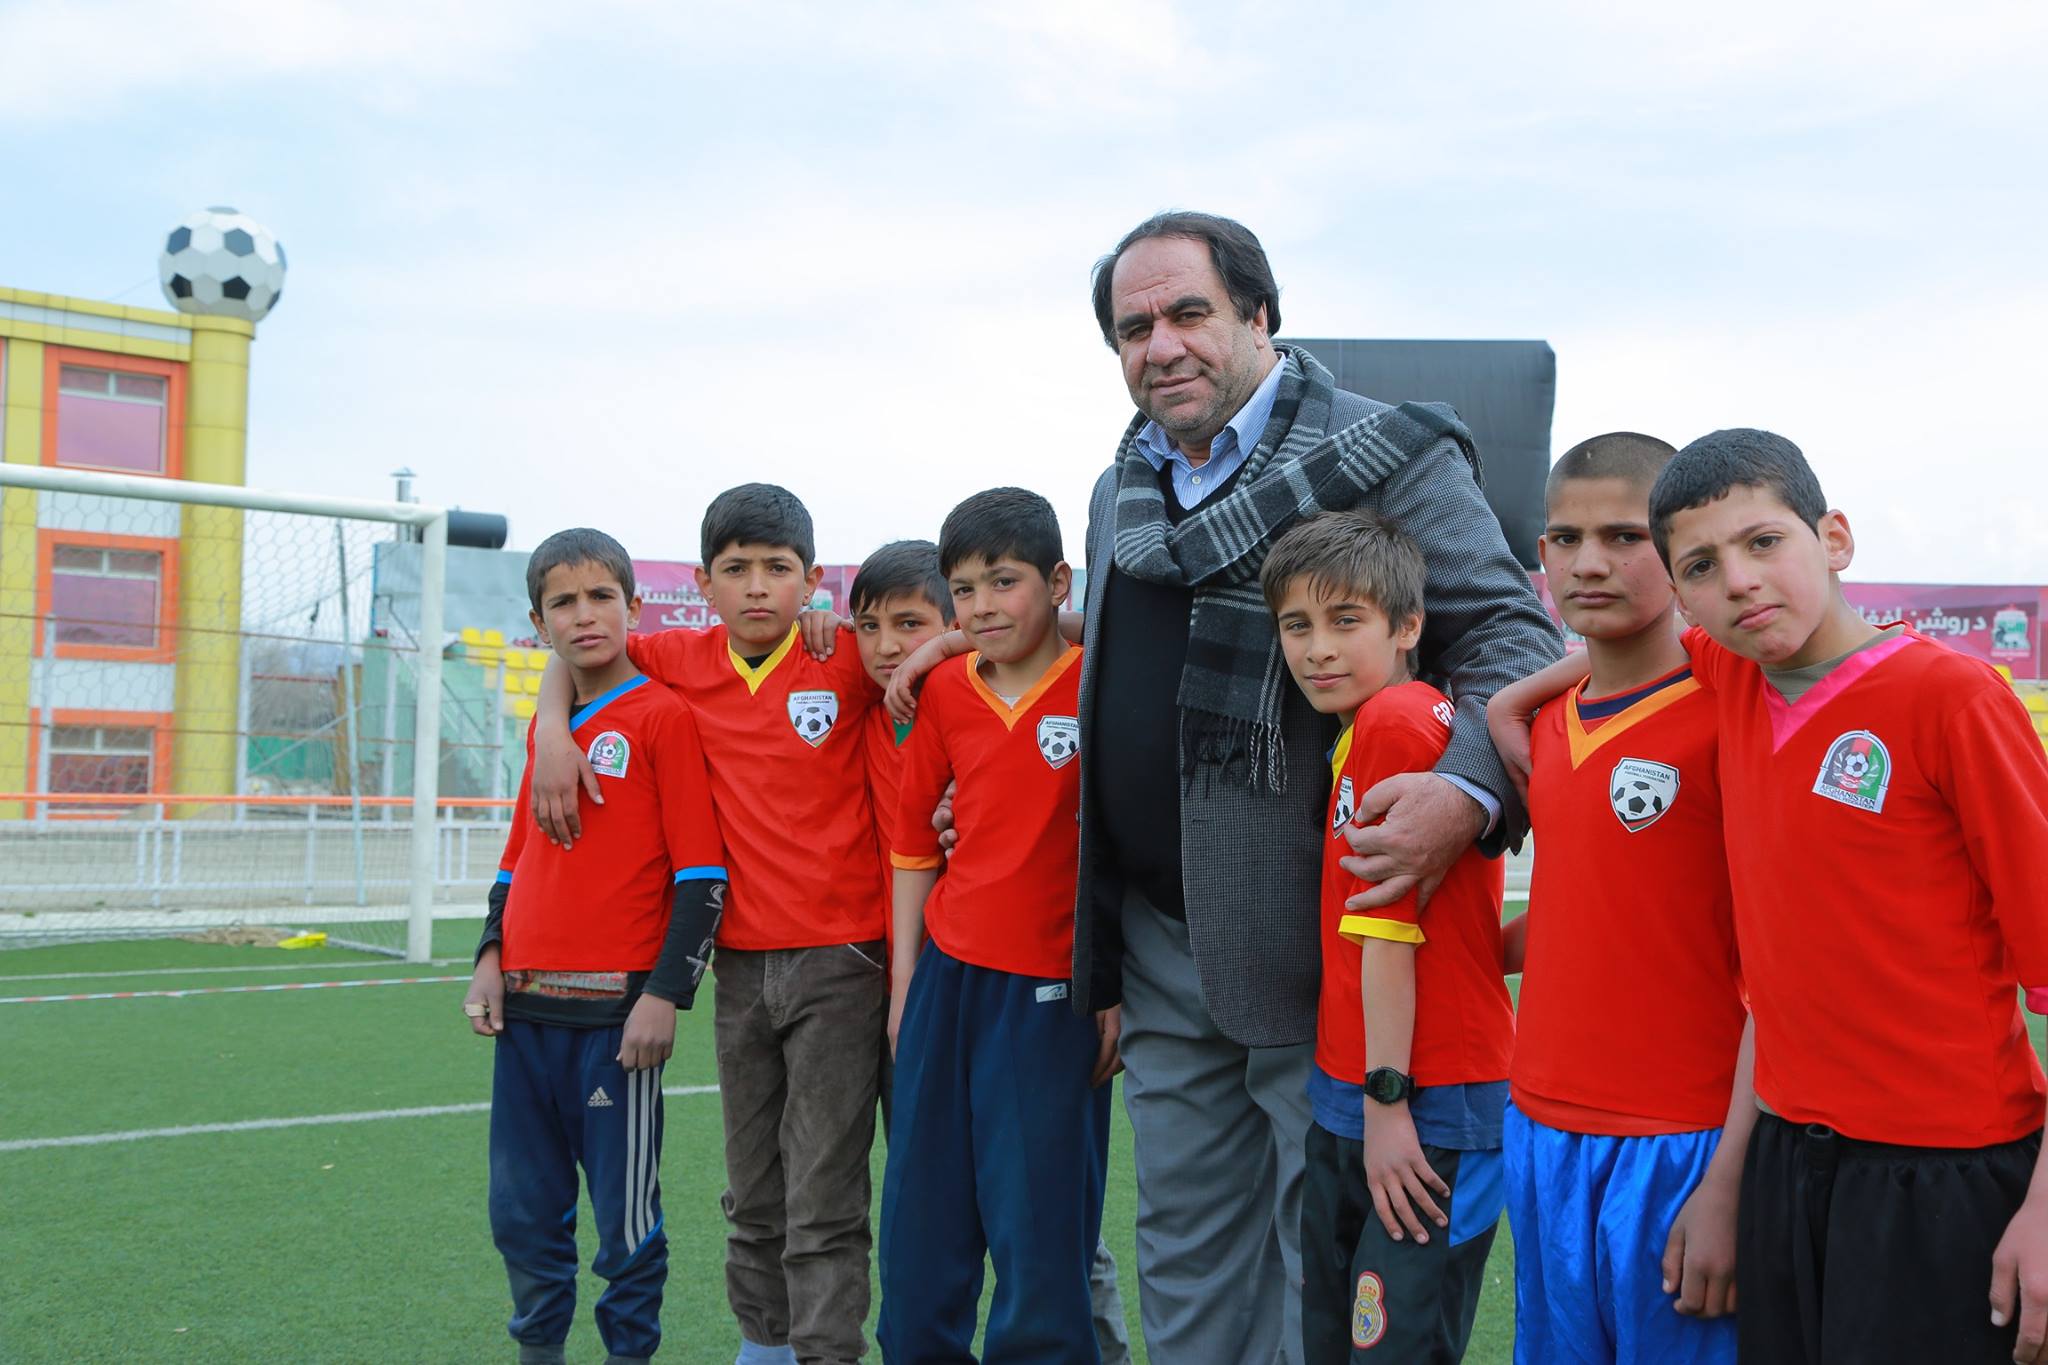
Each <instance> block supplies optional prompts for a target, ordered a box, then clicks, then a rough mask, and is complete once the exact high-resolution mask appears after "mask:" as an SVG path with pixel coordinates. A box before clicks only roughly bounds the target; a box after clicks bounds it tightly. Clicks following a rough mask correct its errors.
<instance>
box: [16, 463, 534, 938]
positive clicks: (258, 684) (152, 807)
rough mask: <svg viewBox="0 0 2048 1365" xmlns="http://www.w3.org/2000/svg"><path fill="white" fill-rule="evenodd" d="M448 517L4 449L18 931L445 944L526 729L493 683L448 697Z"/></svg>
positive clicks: (480, 866) (487, 852)
mask: <svg viewBox="0 0 2048 1365" xmlns="http://www.w3.org/2000/svg"><path fill="white" fill-rule="evenodd" d="M446 529H447V519H446V514H445V513H444V512H441V511H439V510H438V509H434V508H425V507H420V506H418V505H414V504H405V503H389V504H386V503H371V502H355V501H347V500H340V499H320V498H312V497H305V496H299V495H291V494H275V493H262V492H257V491H255V490H250V489H242V488H229V487H224V486H219V485H207V484H194V483H185V482H180V481H175V480H165V479H145V478H138V477H133V476H127V475H118V474H95V473H88V472H84V471H78V470H70V469H56V468H43V467H40V466H20V465H0V947H9V946H23V945H29V944H43V943H51V942H65V941H79V940H91V939H105V938H153V937H169V936H183V935H192V934H199V935H209V936H219V935H221V934H222V933H237V932H239V933H245V934H247V935H248V936H250V937H251V938H253V939H254V941H259V942H260V941H264V939H265V938H266V937H276V936H289V935H293V934H302V933H312V932H320V933H325V934H326V935H327V936H328V938H327V941H328V942H331V943H335V944H338V945H349V946H355V947H359V948H363V949H367V950H370V951H376V952H384V953H391V954H394V955H404V956H409V957H412V958H415V959H424V958H425V957H426V956H428V953H429V942H430V940H429V934H430V928H431V924H430V919H431V914H432V907H433V905H434V904H435V903H436V902H445V901H449V900H451V899H456V898H460V899H462V900H465V901H474V902H480V901H481V899H482V896H483V889H484V887H485V886H486V885H487V884H488V883H489V881H490V879H491V877H492V875H493V872H494V869H495V866H496V861H497V856H498V851H499V848H500V847H501V845H502V843H503V837H504V828H505V826H504V823H503V821H504V819H505V818H506V807H507V805H508V804H509V803H507V802H505V801H504V800H503V799H502V797H503V795H504V792H505V791H506V790H507V789H508V788H507V786H506V779H505V775H504V773H503V771H502V762H503V757H504V751H505V750H506V749H507V748H511V749H513V750H515V751H516V749H517V746H516V745H507V744H506V743H505V736H506V735H507V734H508V733H510V734H514V735H516V734H518V733H519V732H520V730H519V727H518V726H517V725H507V724H506V723H505V721H504V718H503V717H502V715H498V716H494V715H493V714H492V711H493V709H494V708H496V709H498V710H502V709H503V706H504V699H503V697H502V696H501V695H500V693H499V692H498V691H497V690H495V689H494V690H492V691H491V692H490V693H488V694H484V692H483V689H482V688H481V686H478V687H472V688H470V689H469V691H470V692H471V693H474V694H475V695H462V694H461V689H459V688H458V689H455V690H454V693H453V694H451V689H450V687H449V685H448V684H449V682H450V681H451V680H450V679H449V678H448V677H447V676H446V672H447V671H446V670H444V668H443V666H442V662H443V661H442V652H443V645H444V640H443V638H442V635H443V632H442V622H441V593H442V586H443V582H444V566H445V562H446ZM471 671H480V670H476V669H471ZM477 681H478V682H479V683H480V682H481V679H480V678H479V679H478V680H477ZM422 696H425V697H427V698H428V699H429V704H427V705H425V706H422V704H421V697H422ZM512 780H513V781H515V782H516V780H517V775H516V770H515V772H514V774H513V777H512ZM515 789H516V788H515Z"/></svg>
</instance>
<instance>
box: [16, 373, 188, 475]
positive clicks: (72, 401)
mask: <svg viewBox="0 0 2048 1365" xmlns="http://www.w3.org/2000/svg"><path fill="white" fill-rule="evenodd" d="M183 369H184V367H183V366H181V365H178V364H176V363H173V362H170V361H162V360H150V359H145V358H142V357H137V356H111V355H108V354H106V353H105V352H100V351H83V350H77V349H74V348H71V347H63V346H52V347H50V348H49V349H48V350H47V351H45V352H44V355H43V384H44V391H43V396H44V408H45V411H44V416H43V428H44V435H43V460H44V462H45V463H46V464H55V465H64V466H66V467H68V468H72V469H106V470H112V471H114V472H116V473H121V474H154V475H168V476H171V477H176V476H177V475H178V473H179V469H178V463H179V461H178V449H179V445H180V441H179V435H180V433H179V430H178V428H179V426H180V425H181V424H182V423H183V421H184V411H183V410H184V393H183V389H184V374H183Z"/></svg>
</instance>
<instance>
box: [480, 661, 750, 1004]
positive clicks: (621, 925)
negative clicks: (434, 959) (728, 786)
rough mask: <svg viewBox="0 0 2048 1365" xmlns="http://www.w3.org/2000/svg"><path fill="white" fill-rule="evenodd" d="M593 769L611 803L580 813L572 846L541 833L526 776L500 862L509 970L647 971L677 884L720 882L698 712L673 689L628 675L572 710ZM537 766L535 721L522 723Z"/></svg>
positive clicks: (503, 961)
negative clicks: (580, 823)
mask: <svg viewBox="0 0 2048 1365" xmlns="http://www.w3.org/2000/svg"><path fill="white" fill-rule="evenodd" d="M569 732H570V733H571V734H572V735H574V736H575V738H576V742H577V744H579V745H581V746H582V747H583V750H584V753H585V754H586V755H587V756H588V757H589V759H590V765H591V767H593V768H595V769H596V770H597V781H598V785H599V788H600V789H601V790H602V791H603V792H604V798H605V800H604V804H603V805H602V806H599V805H595V804H592V805H588V806H586V807H584V809H583V837H582V838H581V839H578V840H577V841H576V846H575V847H574V848H573V849H570V850H567V851H564V850H563V849H562V848H560V847H558V846H557V845H555V844H551V843H549V842H548V841H547V840H545V839H541V838H538V837H535V834H536V831H535V830H534V828H533V817H532V815H531V814H530V813H529V811H530V809H531V801H530V797H531V791H532V789H531V787H530V785H529V783H528V780H527V778H524V777H522V778H521V779H520V782H519V803H518V804H517V805H515V806H514V807H513V808H512V810H513V820H512V833H511V835H510V837H508V838H507V839H506V840H505V856H504V857H503V858H502V859H501V860H500V861H499V863H498V880H499V881H501V882H508V883H510V887H509V889H508V890H507V893H506V897H505V924H504V935H505V937H504V946H503V947H502V948H501V949H500V957H499V965H500V966H502V967H503V968H504V969H505V970H506V971H522V970H532V971H587V972H643V971H649V970H652V968H653V967H654V964H655V962H656V961H657V960H658V959H659V958H660V956H661V944H662V936H663V935H664V934H666V933H667V932H668V914H669V904H670V901H671V899H672V897H673V887H674V886H675V884H676V883H677V882H680V881H684V880H687V879H689V878H692V877H709V878H718V879H721V880H722V879H724V877H725V875H726V874H725V867H724V863H725V849H724V847H723V845H722V843H721V841H720V838H719V832H718V820H717V818H716V816H714V815H713V813H712V809H711V784H710V779H709V778H708V777H707V776H706V774H705V771H704V751H703V747H702V745H701V744H700V743H699V736H698V732H697V723H696V721H695V719H694V718H693V717H692V716H691V714H690V708H689V707H688V706H686V705H684V704H683V701H682V699H681V698H679V697H677V696H676V695H675V694H674V693H673V692H670V691H669V690H668V689H667V688H666V687H662V686H660V685H658V684H654V683H650V682H649V681H648V679H646V678H632V679H629V680H628V681H626V682H623V683H620V684H619V685H618V686H617V687H615V688H613V689H612V690H611V691H609V692H606V693H605V694H604V695H603V696H601V697H598V698H596V699H594V700H592V701H591V702H589V703H588V704H586V705H584V706H581V707H579V708H577V710H576V713H575V714H574V715H573V716H571V717H570V718H569ZM526 767H527V773H528V775H529V776H530V775H531V774H532V771H533V727H532V726H531V725H529V726H528V727H527V731H526Z"/></svg>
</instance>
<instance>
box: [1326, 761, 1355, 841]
mask: <svg viewBox="0 0 2048 1365" xmlns="http://www.w3.org/2000/svg"><path fill="white" fill-rule="evenodd" d="M1356 814H1358V793H1357V791H1356V790H1355V789H1354V788H1353V787H1352V785H1351V775H1350V774H1349V773H1346V774H1345V775H1344V777H1343V779H1342V780H1341V781H1339V782H1338V783H1337V809H1336V810H1334V811H1332V812H1330V833H1332V834H1335V833H1337V832H1338V831H1339V830H1341V829H1343V828H1344V826H1346V825H1348V824H1350V823H1351V817H1352V816H1354V815H1356Z"/></svg>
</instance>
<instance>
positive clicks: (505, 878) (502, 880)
mask: <svg viewBox="0 0 2048 1365" xmlns="http://www.w3.org/2000/svg"><path fill="white" fill-rule="evenodd" d="M498 885H500V886H510V885H512V874H511V873H510V872H507V871H506V870H505V869H504V868H502V867H501V868H499V869H498Z"/></svg>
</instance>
